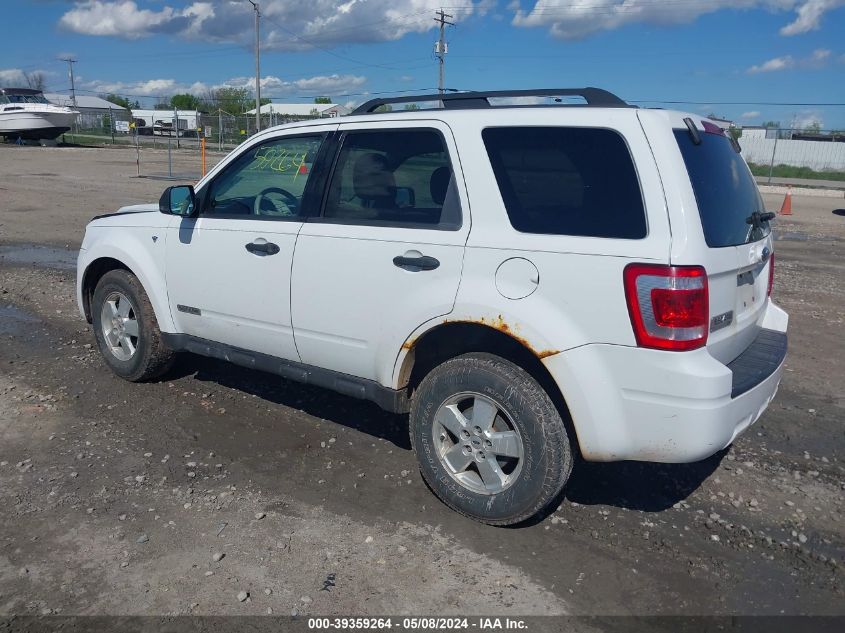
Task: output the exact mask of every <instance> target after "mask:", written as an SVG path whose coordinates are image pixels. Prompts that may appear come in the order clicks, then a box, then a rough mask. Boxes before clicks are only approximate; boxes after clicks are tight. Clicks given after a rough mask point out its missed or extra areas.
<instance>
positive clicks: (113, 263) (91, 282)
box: [79, 253, 173, 332]
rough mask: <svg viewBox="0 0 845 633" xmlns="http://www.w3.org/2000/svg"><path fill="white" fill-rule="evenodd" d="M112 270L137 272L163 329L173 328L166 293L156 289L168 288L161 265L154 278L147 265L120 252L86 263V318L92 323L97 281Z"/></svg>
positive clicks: (82, 294) (83, 286) (83, 285)
mask: <svg viewBox="0 0 845 633" xmlns="http://www.w3.org/2000/svg"><path fill="white" fill-rule="evenodd" d="M112 270H125V271H127V272H128V273H130V274H132V275H134V276H135V277H136V278H137V279H138V281H139V283H140V284H141V286H142V287H143V289H144V292H146V293H147V297H149V300H150V304H151V305H152V307H153V311H154V313H155V318H156V321H157V322H158V326H159V329H160V330H161V331H163V332H171V331H173V321H172V319H171V318H170V309H169V306H168V304H167V298H166V295H165V297H164V298H162V297H161V296H160V293H158V292H156V291H155V289H156V288H158V287H161V288H164V279H163V278H161V275H160V273H159V271H158V269H157V268H155V267H154V268H153V271H154V272H153V276H154V278H150V277H149V276H148V275H147V274H145V272H143V271H144V270H145V269H144V267H143V266H142V265H141V264H139V263H138V262H135V261H133V260H132V259H131V258H129V257H126V256H125V254H120V253H109V254H108V255H106V254H104V255H102V256H100V257H97V258H96V259H93V260H91V262H89V263H88V264H87V265H86V267H85V270H84V272H83V274H82V279H81V282H80V287H79V293H80V300H81V304H82V306H81V307H82V312H83V314H84V316H85V320H86V321H87V322H88V323H91V322H92V318H93V315H92V312H91V301H92V299H93V297H94V290H95V289H96V288H97V284H98V283H99V281H100V279H102V278H103V275H105V274H106V273H108V272H110V271H112ZM156 282H158V285H156Z"/></svg>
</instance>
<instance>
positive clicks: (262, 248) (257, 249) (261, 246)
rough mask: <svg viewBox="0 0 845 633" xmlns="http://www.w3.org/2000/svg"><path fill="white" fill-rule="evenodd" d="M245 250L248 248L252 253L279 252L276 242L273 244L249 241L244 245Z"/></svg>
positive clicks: (271, 253)
mask: <svg viewBox="0 0 845 633" xmlns="http://www.w3.org/2000/svg"><path fill="white" fill-rule="evenodd" d="M246 250H248V251H249V252H250V253H252V254H253V255H261V256H264V255H275V254H276V253H278V252H279V250H280V249H279V246H278V244H273V242H259V243H256V242H250V243H249V244H247V245H246Z"/></svg>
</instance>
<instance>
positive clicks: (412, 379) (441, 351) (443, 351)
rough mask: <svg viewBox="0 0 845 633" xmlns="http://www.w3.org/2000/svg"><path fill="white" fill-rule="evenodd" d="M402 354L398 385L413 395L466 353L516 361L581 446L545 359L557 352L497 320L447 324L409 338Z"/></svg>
mask: <svg viewBox="0 0 845 633" xmlns="http://www.w3.org/2000/svg"><path fill="white" fill-rule="evenodd" d="M497 325H498V326H499V327H497ZM402 352H403V353H402V354H401V355H400V358H398V359H397V371H396V374H395V378H396V382H395V384H396V385H397V387H398V388H405V389H407V391H408V394H409V396H412V395H413V392H414V390H416V388H417V387H418V386H419V384H420V382H422V379H423V378H424V377H425V376H426V375H427V374H428V373H429V372H430V371H431V370H432V369H434V368H435V367H436V366H438V365H440V364H441V363H444V362H446V361H447V360H449V359H451V358H455V357H457V356H461V355H463V354H468V353H472V352H482V353H488V354H493V355H495V356H499V357H501V358H504V359H505V360H508V361H510V362H512V363H513V364H515V365H517V366H518V367H520V368H521V369H523V370H525V371H526V372H528V374H529V375H530V376H531V377H533V378H534V379H535V380H536V381H537V382H538V383H539V384H540V386H541V387H542V388H543V389H544V390H545V392H546V393H547V394H548V395H549V398H550V399H551V400H552V402H553V403H554V405H555V407H557V410H558V412H559V413H560V416H561V418H562V419H563V421H564V424H565V425H566V428H567V431H568V432H569V433H570V438H571V439H572V441H573V443H574V444H575V445H577V444H578V440H577V433H576V430H575V427H574V424H573V422H572V417H571V415H570V412H569V406H568V405H567V403H566V398H565V396H564V393H563V392H562V391H561V389H560V387H559V386H558V384H557V382H556V381H555V380H554V378H553V377H552V374H551V373H550V372H549V370H548V369H547V368H546V366H545V365H544V364H543V358H546V357H548V356H550V355H551V354H554V353H555V352H550V351H544V350H541V351H537V350H535V349H533V348H532V347H531V345H530V344H529V343H528V341H526V340H525V339H523V338H520V337H519V336H517V335H516V334H515V333H514V332H513V330H512V329H511V328H508V327H507V326H506V325H505V324H503V323H497V322H496V321H495V320H494V321H492V322H489V323H488V322H475V321H447V322H445V323H441V324H438V325H436V326H434V327H432V328H430V329H428V330H426V331H425V332H423V333H422V334H420V335H419V336H417V337H416V338H413V339H409V340H408V341H407V342H406V343H405V345H403V347H402Z"/></svg>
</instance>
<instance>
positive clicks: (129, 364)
mask: <svg viewBox="0 0 845 633" xmlns="http://www.w3.org/2000/svg"><path fill="white" fill-rule="evenodd" d="M114 293H121V294H123V295H124V296H126V297H127V298H128V299H129V301H130V303H131V305H132V308H133V316H134V318H135V320H136V321H137V322H138V336H137V338H136V344H135V352H134V353H133V354H132V356H131V357H130V358H128V359H127V360H121V359H120V358H118V357H117V356H115V354H114V353H113V352H112V351H111V347H110V345H109V343H108V342H107V341H106V338H105V334H104V332H103V324H102V310H103V304H104V303H105V301H106V300H107V299H108V298H109V297H110V296H113V295H114ZM91 316H92V323H93V327H94V337H95V338H96V339H97V346H98V347H99V348H100V353H101V354H102V356H103V359H104V360H105V361H106V364H107V365H108V366H109V367H110V368H111V370H112V371H113V372H114V373H115V374H117V375H118V376H120V377H121V378H123V379H125V380H128V381H130V382H144V381H147V380H152V379H154V378H157V377H159V376H161V375H162V374H164V373H165V372H167V371H168V370H169V369H170V368H171V367H172V365H173V361H174V360H175V357H176V354H175V352H174V351H173V350H171V349H170V348H169V347H168V346H167V345H166V344H165V342H164V339H163V338H162V335H161V331H160V330H159V328H158V322H157V321H156V318H155V312H154V311H153V306H152V304H150V300H149V297H147V293H146V292H145V291H144V288H143V286H141V282H139V281H138V278H137V277H135V275H133V274H132V273H130V272H129V271H127V270H111V271H109V272H107V273H106V274H105V275H103V277H102V278H101V279H100V281H99V282H98V283H97V287H96V289H95V290H94V297H93V298H92V300H91Z"/></svg>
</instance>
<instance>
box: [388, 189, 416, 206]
mask: <svg viewBox="0 0 845 633" xmlns="http://www.w3.org/2000/svg"><path fill="white" fill-rule="evenodd" d="M394 196H395V197H394V200H393V201H394V203H395V206H396V208H397V209H407V208H410V207H413V206H415V205H416V203H417V200H416V196H414V190H413V189H411V188H410V187H396V193H395V194H394Z"/></svg>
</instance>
